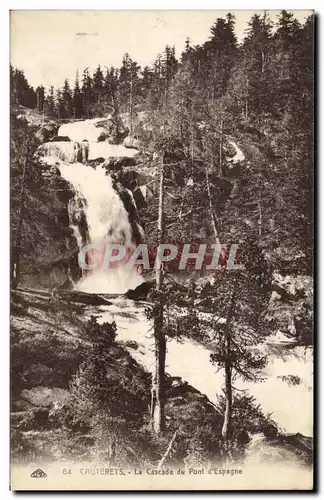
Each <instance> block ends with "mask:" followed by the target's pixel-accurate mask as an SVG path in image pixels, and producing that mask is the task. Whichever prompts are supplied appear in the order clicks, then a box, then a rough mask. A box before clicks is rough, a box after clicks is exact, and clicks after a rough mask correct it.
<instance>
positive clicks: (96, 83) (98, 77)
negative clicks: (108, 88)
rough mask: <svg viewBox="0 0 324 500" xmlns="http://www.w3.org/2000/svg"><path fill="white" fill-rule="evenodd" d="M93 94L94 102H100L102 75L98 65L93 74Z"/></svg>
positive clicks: (102, 90) (102, 88)
mask: <svg viewBox="0 0 324 500" xmlns="http://www.w3.org/2000/svg"><path fill="white" fill-rule="evenodd" d="M92 88H93V94H94V102H98V103H100V102H101V100H102V96H103V93H104V76H103V73H102V70H101V67H100V65H99V66H98V67H97V69H96V71H95V72H94V74H93V87H92Z"/></svg>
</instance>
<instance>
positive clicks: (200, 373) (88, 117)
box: [11, 11, 314, 467]
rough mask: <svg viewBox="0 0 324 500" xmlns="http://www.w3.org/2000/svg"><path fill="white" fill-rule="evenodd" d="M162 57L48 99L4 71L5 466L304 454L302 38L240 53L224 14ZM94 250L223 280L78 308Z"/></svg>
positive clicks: (88, 293) (281, 34) (308, 300)
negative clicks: (7, 124) (213, 257)
mask: <svg viewBox="0 0 324 500" xmlns="http://www.w3.org/2000/svg"><path fill="white" fill-rule="evenodd" d="M176 54H177V53H176V50H175V47H172V46H169V45H166V47H165V50H164V52H163V53H162V54H160V55H158V56H157V57H156V59H155V61H154V63H153V66H152V67H149V66H146V67H144V68H141V67H140V65H139V64H138V63H137V62H136V61H135V60H134V59H132V57H131V56H130V55H129V54H125V55H124V57H123V60H122V65H121V67H119V68H116V67H112V66H107V67H100V66H98V67H97V68H96V69H95V71H94V72H92V71H90V69H89V68H85V69H84V70H83V72H81V68H80V73H79V74H77V75H76V79H75V82H70V81H68V80H67V79H66V80H65V82H62V83H63V87H62V88H58V89H55V88H54V87H51V88H49V89H45V88H44V87H43V86H42V85H40V86H38V87H37V88H36V89H34V88H32V87H31V86H30V84H29V83H28V81H27V78H26V77H25V75H24V72H23V71H22V70H21V69H15V68H11V104H12V117H11V233H12V237H11V243H12V253H11V274H12V287H13V289H14V290H13V292H12V337H13V338H12V353H13V354H12V359H13V368H14V371H15V378H13V385H14V387H13V395H14V404H13V408H14V420H15V419H16V420H15V422H16V424H17V425H16V424H15V425H16V427H14V428H15V429H16V430H17V431H18V432H17V434H15V435H14V453H16V455H17V456H19V454H20V453H21V454H22V456H26V457H27V458H28V459H29V458H30V454H31V453H34V455H35V457H42V458H43V457H44V456H46V453H45V451H44V450H46V449H48V450H50V451H49V456H52V457H55V456H59V457H66V456H75V457H78V458H79V457H85V458H87V459H88V458H89V457H92V458H93V457H96V456H97V455H96V453H97V452H98V453H99V455H100V456H104V457H107V456H109V460H110V461H111V463H115V459H116V456H117V458H118V460H125V461H126V463H128V462H129V463H134V460H135V459H134V457H135V456H137V458H138V461H139V463H141V464H142V463H146V462H148V463H155V464H156V463H159V464H160V463H161V457H162V465H161V467H162V466H163V463H164V459H165V455H163V453H164V452H165V450H169V451H167V455H166V457H167V459H166V463H169V464H172V465H173V463H176V462H177V461H179V463H180V462H181V463H183V464H186V463H189V464H196V463H205V461H206V460H209V461H214V460H220V461H225V462H226V463H229V462H230V461H231V460H232V461H235V460H243V457H244V456H254V453H255V450H254V446H255V442H256V443H257V444H256V448H257V447H258V441H257V440H256V441H254V437H255V435H261V434H262V436H263V437H262V440H260V442H259V445H260V443H263V444H265V447H266V448H267V447H268V446H269V447H270V448H271V450H272V451H270V452H269V456H270V455H271V453H272V454H273V455H274V457H275V459H276V460H277V461H278V463H280V462H281V460H282V461H285V460H288V461H290V462H292V461H294V460H295V457H293V458H291V456H290V455H291V454H294V453H295V450H294V448H295V447H296V446H295V444H294V443H292V445H291V447H292V448H293V450H291V449H290V441H289V439H292V438H291V436H292V435H293V438H294V439H295V440H296V441H298V443H299V441H300V436H301V438H302V441H303V439H304V438H305V436H304V435H303V436H302V434H305V435H307V436H309V434H311V431H310V430H309V429H311V427H312V422H311V417H309V418H308V415H310V414H311V408H310V407H308V406H307V401H309V397H310V394H311V390H312V387H311V385H312V381H311V372H312V360H311V356H312V347H311V346H312V343H313V332H312V329H313V325H312V310H313V305H312V274H313V259H312V257H313V196H314V193H313V191H314V178H313V171H314V168H313V163H314V158H313V150H314V129H313V122H314V116H313V115H314V109H313V104H314V103H313V100H314V88H313V87H314V85H313V78H314V18H313V16H310V17H309V18H308V19H307V20H306V21H305V23H304V24H301V23H300V22H299V21H298V20H297V19H296V18H295V17H294V15H293V14H291V13H288V12H287V11H282V12H281V13H280V15H279V16H278V19H277V22H276V23H273V22H272V21H271V20H270V18H269V16H268V15H267V13H266V12H264V14H263V15H258V14H254V15H253V16H252V17H251V19H250V21H249V23H248V26H247V29H246V32H245V35H244V38H243V40H240V41H239V40H238V39H237V36H236V29H235V16H234V15H233V14H231V13H228V14H227V15H226V16H225V17H223V18H218V19H216V20H215V22H214V23H213V24H212V25H211V29H210V36H209V38H208V40H206V41H205V42H204V43H202V44H201V45H198V46H197V45H193V44H192V42H191V40H190V39H189V38H187V40H185V41H184V49H183V51H182V53H181V55H180V56H179V57H177V55H176ZM94 64H96V62H95V61H94ZM107 64H108V65H109V61H107ZM40 83H41V82H40ZM91 183H92V184H91ZM94 219H96V220H94ZM96 223H97V226H96ZM72 228H73V229H72ZM91 230H92V233H91ZM93 235H94V236H93ZM126 235H130V236H129V238H128V239H127V237H126ZM91 237H92V238H93V239H91ZM114 238H115V239H114ZM101 240H102V241H103V242H105V243H107V242H111V241H112V242H113V243H115V242H116V241H118V242H119V241H122V244H123V245H124V246H127V245H128V244H129V243H131V245H133V244H134V248H135V243H136V245H137V244H138V243H142V242H143V243H147V244H148V247H149V252H150V258H151V257H152V255H153V261H155V257H156V248H157V245H158V244H159V243H169V244H171V243H172V244H174V245H176V246H177V248H178V249H179V250H181V248H182V247H183V245H184V244H186V243H187V244H188V243H190V245H191V251H192V252H193V251H194V250H195V251H196V250H197V248H198V245H200V244H201V245H206V246H207V250H209V249H210V248H211V245H215V244H219V245H220V246H221V247H222V248H221V254H220V260H219V261H218V263H220V264H221V265H220V267H218V268H216V267H215V269H214V270H212V271H210V270H206V263H205V262H204V263H203V266H202V269H198V267H197V268H195V269H193V266H191V268H190V266H188V268H186V269H184V270H179V268H178V266H177V264H178V260H175V262H173V263H172V264H170V266H169V265H165V266H162V267H161V268H160V269H159V268H158V270H157V272H155V270H154V271H153V269H150V270H144V272H143V273H142V276H140V280H142V281H143V282H141V284H140V285H139V286H136V287H135V286H129V287H128V288H126V289H125V292H120V289H119V288H118V290H117V291H116V290H112V287H110V288H109V290H108V291H106V290H104V291H102V289H100V290H99V291H98V290H97V289H95V286H94V285H93V283H95V280H94V281H93V283H92V282H91V286H89V288H84V289H82V286H81V285H82V284H84V283H85V282H86V280H87V278H90V280H91V277H92V276H95V277H96V272H94V273H93V274H92V275H91V272H89V273H88V274H87V273H86V272H85V273H84V272H83V271H84V270H83V269H82V270H81V269H79V267H78V266H77V263H76V258H77V254H78V252H79V250H80V249H82V248H83V247H84V246H85V245H86V244H88V243H94V242H95V243H97V241H101ZM232 244H236V245H238V246H239V261H240V263H241V264H243V266H244V268H243V269H242V268H241V269H239V270H237V269H236V270H232V269H231V268H230V266H228V265H227V263H228V251H229V248H230V245H232ZM151 253H152V255H151ZM168 264H169V263H168ZM173 264H174V267H172V265H173ZM123 269H124V268H123V266H121V271H123ZM109 271H110V270H109ZM187 271H189V272H187ZM105 272H106V270H101V275H100V272H99V273H97V275H100V276H101V277H102V278H103V282H104V283H105V284H106V283H108V281H109V279H111V278H109V279H108V278H107V276H108V274H107V273H106V274H105ZM100 276H99V277H100ZM119 276H122V273H121V274H120V275H119ZM106 278H107V279H106ZM118 279H119V278H118ZM105 280H106V281H105ZM111 280H112V279H111ZM112 281H113V280H112ZM80 283H81V285H80ZM109 284H110V283H109ZM117 284H119V283H117ZM92 285H93V287H92ZM34 286H36V287H37V290H35V289H34V288H32V289H31V288H30V287H34ZM44 288H46V290H44ZM71 288H74V290H73V291H71ZM74 302H76V304H75V303H74ZM85 304H86V305H85ZM92 315H94V316H95V317H92ZM115 321H116V322H115ZM278 334H279V335H278ZM282 338H283V341H282ZM148 339H150V340H148ZM269 339H270V340H269ZM278 339H279V340H278ZM150 341H152V342H151V344H150V343H149V342H150ZM153 344H154V345H153ZM44 349H45V350H44ZM307 349H308V351H307ZM30 353H31V354H30ZM150 353H153V354H152V358H153V357H154V360H153V365H152V363H151V361H150V355H151V354H150ZM22 358H24V359H26V362H25V361H24V362H22V361H21V360H22ZM268 358H269V359H270V361H269V359H268ZM150 363H151V364H150ZM186 363H189V368H188V365H187V364H186ZM152 372H153V374H152ZM216 373H217V374H218V373H220V375H219V377H220V378H219V379H217V378H216ZM151 375H153V376H152V377H151ZM107 381H108V382H107ZM261 384H262V389H260V390H259V391H258V388H259V385H261ZM267 384H268V385H267ZM287 387H288V389H289V391H290V392H287V393H286V392H285V389H287ZM276 388H279V389H278V394H275V393H276ZM47 389H50V391H47ZM57 389H58V390H59V392H58V393H59V394H63V396H64V398H62V401H63V399H64V402H63V403H62V405H61V406H58V405H57V400H56V392H57ZM295 390H296V392H294V391H295ZM298 390H299V391H300V392H297V391H298ZM62 391H63V392H62ZM254 391H255V392H254ZM48 393H50V395H51V398H52V399H53V400H52V399H51V398H47V399H51V401H50V402H48V401H46V398H45V396H44V394H45V395H46V394H47V395H48ZM279 393H280V394H279ZM283 394H289V397H287V398H286V401H283V399H284V396H282V395H283ZM299 394H302V396H301V397H299ZM305 394H306V396H305ZM26 395H27V397H28V398H29V399H28V398H26ZM35 395H36V396H37V397H36V396H35ZM35 397H36V400H37V401H36V403H37V404H36V403H35V400H34V399H35ZM38 397H39V398H40V400H41V403H39V402H38V399H37V398H38ZM280 397H281V399H280ZM289 398H290V399H289ZM298 398H299V399H298ZM58 399H59V398H58ZM276 399H278V402H277V401H276ZM44 400H45V403H44ZM304 400H305V402H306V403H305V406H307V411H308V413H307V412H305V415H304V414H303V415H301V414H302V412H300V411H299V410H298V408H299V406H298V404H299V405H300V404H301V405H302V404H304V403H303V401H304ZM26 401H27V402H28V405H26ZM31 405H32V406H35V407H37V408H38V406H39V407H40V408H41V410H42V411H44V408H45V409H46V411H45V413H44V414H45V415H46V417H44V418H43V413H41V415H40V416H39V415H38V413H37V415H36V411H34V410H33V409H32V406H31ZM285 405H286V406H287V405H290V406H291V408H292V409H291V413H295V415H293V416H291V414H290V413H289V410H287V408H286V406H285ZM294 405H296V406H294ZM43 407H44V408H43ZM273 407H275V408H273ZM296 408H297V410H296ZM38 409H39V408H38ZM32 410H33V411H34V413H35V415H34V417H33V418H34V420H33V419H32V418H31V417H29V415H30V414H31V413H32ZM37 411H38V410H37ZM272 411H274V413H275V416H273V414H272ZM27 417H28V418H27ZM36 417H37V418H36ZM38 417H39V418H40V421H38V420H37V419H38ZM290 417H291V418H290ZM300 417H304V418H300ZM29 418H31V420H29ZM44 419H45V420H44ZM46 419H48V422H47V420H46ZM100 419H101V421H100V422H99V420H100ZM289 419H290V421H291V422H289V423H288V424H287V422H288V420H289ZM44 421H46V422H47V423H46V424H44ZM295 421H296V422H297V423H296V425H295ZM282 422H283V423H282ZM305 422H306V424H305ZM291 423H292V424H293V430H292V431H291V427H290V425H291ZM46 426H47V427H46ZM51 426H52V427H53V429H54V430H55V433H56V434H55V436H54V438H53V433H52V428H51ZM299 426H301V427H299ZM34 429H40V431H38V430H37V432H38V438H39V442H37V446H35V450H36V451H35V452H34V451H32V452H31V451H30V450H31V444H30V434H29V433H30V432H31V431H33V432H34ZM287 429H288V430H287ZM300 429H302V430H300ZM305 429H306V430H305ZM286 432H289V434H287V436H288V438H287V439H286ZM44 434H46V436H45V438H44ZM56 436H59V437H60V436H61V438H60V439H61V440H62V442H60V443H59V445H58V447H57V448H56ZM75 438H76V439H75ZM79 438H80V440H79ZM42 439H44V442H47V445H46V446H48V448H46V446H43V444H42ZM84 439H85V441H84V442H83V440H84ZM305 439H306V441H307V439H309V440H310V441H311V437H308V438H305ZM116 443H117V444H116ZM288 444H289V453H288V455H289V457H288V458H287V457H285V456H284V455H285V454H283V456H282V457H279V455H281V451H280V450H281V448H280V446H282V447H286V446H287V445H288ZM70 445H71V449H70ZM252 445H253V446H252ZM302 445H303V446H304V444H302ZM24 446H25V448H26V449H25V451H24ZM260 446H261V447H262V446H263V445H262V444H261V445H260ZM298 447H299V444H298V446H297V448H298ZM304 447H305V446H304ZM306 448H307V449H306V451H305V450H304V451H303V452H300V451H298V450H297V455H298V454H299V455H300V456H299V458H300V459H301V462H303V463H304V462H305V463H307V464H309V463H310V460H311V458H310V455H311V445H310V444H308V445H307V447H306ZM21 450H23V452H22V451H21ZM62 450H63V451H62ZM98 450H99V451H98ZM170 450H171V453H169V452H170ZM278 450H279V451H278ZM108 451H109V453H108ZM263 451H264V450H263ZM168 453H169V455H168ZM256 453H258V451H256ZM136 454H137V455H136ZM266 454H267V449H266ZM277 454H278V457H279V458H278V457H277ZM304 454H305V456H304ZM99 455H98V456H99ZM125 457H126V458H125ZM27 458H26V460H27ZM105 459H106V458H105ZM297 462H298V461H297ZM297 462H296V463H297ZM159 467H160V465H159Z"/></svg>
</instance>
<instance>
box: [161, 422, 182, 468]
mask: <svg viewBox="0 0 324 500" xmlns="http://www.w3.org/2000/svg"><path fill="white" fill-rule="evenodd" d="M177 433H178V431H177V430H176V431H175V432H174V434H173V436H172V438H171V441H170V443H169V446H168V447H167V449H166V452H165V453H164V455H163V457H162V458H161V460H160V461H159V463H158V466H157V468H158V469H162V466H163V464H164V462H165V460H166V459H167V457H168V455H169V453H170V451H171V449H172V446H173V443H174V441H175V438H176V437H177Z"/></svg>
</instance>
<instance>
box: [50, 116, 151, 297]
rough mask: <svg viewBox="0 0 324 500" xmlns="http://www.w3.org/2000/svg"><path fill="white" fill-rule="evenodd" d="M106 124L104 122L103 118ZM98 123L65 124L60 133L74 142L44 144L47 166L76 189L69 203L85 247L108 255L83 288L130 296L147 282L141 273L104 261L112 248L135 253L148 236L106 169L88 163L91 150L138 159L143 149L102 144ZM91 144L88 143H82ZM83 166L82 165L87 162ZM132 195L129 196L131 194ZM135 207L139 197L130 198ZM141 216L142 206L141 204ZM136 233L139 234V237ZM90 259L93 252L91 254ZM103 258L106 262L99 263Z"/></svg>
mask: <svg viewBox="0 0 324 500" xmlns="http://www.w3.org/2000/svg"><path fill="white" fill-rule="evenodd" d="M101 121H102V120H101ZM97 123H98V120H85V121H82V122H74V123H68V124H65V125H62V126H61V127H60V129H59V135H61V136H65V137H67V138H69V139H73V141H79V142H73V141H71V140H70V141H56V142H55V141H54V142H50V143H45V144H43V145H42V146H41V152H42V153H43V155H44V157H43V162H45V163H47V164H55V165H57V167H58V168H59V170H60V172H61V175H62V177H63V178H64V179H65V180H67V181H68V182H69V183H70V184H71V185H72V186H73V188H74V191H75V196H74V199H73V200H71V202H70V205H69V215H70V224H71V227H72V228H73V230H74V233H75V236H76V238H77V241H78V244H79V247H80V249H82V247H83V246H84V245H86V244H89V243H90V244H99V245H101V246H102V252H101V255H100V252H99V255H98V252H97V257H96V258H97V259H98V261H97V264H98V268H97V269H96V270H95V271H86V275H84V276H83V277H82V279H81V280H80V281H79V283H78V285H77V288H78V289H79V290H81V291H85V292H90V293H125V292H126V291H127V290H128V289H133V288H135V287H136V286H138V285H139V284H141V283H142V282H143V278H142V277H141V276H140V275H139V274H138V273H137V272H136V270H135V269H125V265H124V264H123V263H122V262H121V263H120V265H118V266H115V267H114V268H109V269H104V268H103V267H102V263H103V262H102V261H103V256H104V250H105V245H106V244H112V243H118V244H121V245H124V246H125V247H126V248H128V249H131V248H132V247H134V246H135V240H136V239H138V235H141V234H142V229H141V228H140V227H139V225H138V223H137V222H134V221H132V223H131V222H130V217H129V213H128V212H127V210H126V209H125V205H124V203H123V201H122V199H121V198H120V196H119V194H118V192H117V191H116V190H115V189H114V186H113V181H112V178H111V177H110V175H108V172H107V171H106V169H105V168H103V167H101V166H100V165H99V166H97V167H96V168H92V167H91V166H86V165H85V164H84V163H85V162H86V160H87V159H88V157H89V151H92V153H93V152H96V151H97V150H98V148H99V150H100V151H99V153H100V154H99V153H98V151H97V153H96V154H95V155H94V156H95V157H96V158H97V157H98V156H97V154H98V155H99V157H102V155H104V156H103V158H104V159H107V158H110V157H111V156H113V157H115V158H116V157H125V156H128V157H132V156H134V155H135V154H136V153H137V151H136V150H134V149H128V148H126V147H125V146H122V145H116V144H115V145H113V144H109V143H108V142H97V141H98V139H99V137H100V134H102V133H103V130H104V129H103V128H102V127H98V126H97ZM82 141H86V142H82ZM81 162H82V163H81ZM128 196H129V195H128ZM130 200H131V203H132V204H134V203H135V202H134V199H133V198H132V197H130ZM135 212H136V213H137V211H136V206H135ZM134 233H135V234H134ZM89 255H90V259H91V253H90V252H89ZM94 259H95V258H94V256H93V255H92V261H91V262H90V263H92V264H93V263H94ZM99 259H100V262H99Z"/></svg>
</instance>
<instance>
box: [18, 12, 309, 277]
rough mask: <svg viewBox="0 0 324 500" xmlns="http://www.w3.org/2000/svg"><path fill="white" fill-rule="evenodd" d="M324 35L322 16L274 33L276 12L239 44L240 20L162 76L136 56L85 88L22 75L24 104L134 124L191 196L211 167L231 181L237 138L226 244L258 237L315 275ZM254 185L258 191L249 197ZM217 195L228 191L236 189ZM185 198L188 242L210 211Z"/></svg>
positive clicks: (162, 59) (258, 20)
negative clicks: (319, 25)
mask: <svg viewBox="0 0 324 500" xmlns="http://www.w3.org/2000/svg"><path fill="white" fill-rule="evenodd" d="M313 29H314V26H313V19H312V17H309V18H308V19H307V20H306V22H305V24H304V25H301V24H300V23H299V22H298V21H297V20H296V19H295V18H294V16H293V14H291V13H287V12H286V11H282V12H281V14H280V17H279V18H278V21H277V23H276V25H275V26H274V25H273V23H271V22H270V20H269V18H268V16H267V14H266V13H265V14H264V15H263V16H260V15H257V14H255V15H253V17H252V18H251V20H250V22H249V25H248V28H247V30H246V35H245V38H244V40H243V41H242V43H240V44H239V43H238V41H237V38H236V35H235V17H234V15H232V14H228V15H227V16H226V18H224V19H223V18H219V19H217V20H216V22H215V23H214V24H213V25H212V27H211V35H210V38H209V40H207V41H206V42H205V43H204V44H202V45H201V46H192V45H191V43H190V40H189V39H187V40H186V43H185V49H184V51H183V52H182V54H181V57H180V60H177V59H176V57H175V49H174V47H170V46H166V48H165V51H164V53H163V54H161V55H158V56H157V58H156V60H155V62H154V65H153V67H145V68H141V67H140V66H139V65H138V63H137V62H136V61H135V60H133V59H132V58H131V57H130V55H129V54H125V56H124V58H123V61H122V66H121V67H120V68H114V67H109V68H106V69H104V68H101V67H98V68H97V69H96V71H95V72H94V74H92V75H91V74H90V72H89V70H88V69H85V70H84V72H83V74H82V75H81V76H79V75H77V76H76V81H75V84H74V85H73V86H72V85H71V84H70V83H69V82H68V81H67V80H66V81H65V82H64V86H63V87H62V88H61V89H54V88H53V87H52V88H50V89H49V90H47V91H46V92H45V89H44V88H43V87H42V86H40V87H38V88H37V89H36V90H34V89H32V88H31V87H30V86H29V84H28V82H27V80H26V78H25V77H24V74H23V72H22V71H20V70H14V69H11V76H12V103H13V104H15V103H16V104H21V105H24V106H28V107H36V109H37V110H38V111H40V112H44V113H45V114H46V115H47V116H53V117H55V118H58V119H69V118H70V119H73V118H88V117H97V116H105V115H107V113H108V114H111V115H113V117H117V116H118V115H119V116H122V117H123V116H124V121H125V116H126V122H127V125H128V128H129V129H130V135H131V137H132V136H135V137H136V138H139V139H140V140H141V141H142V142H143V144H144V146H145V149H148V150H151V151H155V152H156V151H158V150H161V149H163V150H164V152H165V153H166V154H167V156H166V158H168V157H169V158H171V159H172V160H171V161H172V162H178V165H177V169H178V177H181V176H183V178H184V185H185V184H186V182H187V181H188V179H189V177H190V176H191V175H192V172H194V175H195V174H196V179H195V182H196V183H199V180H201V179H203V182H204V174H203V171H204V169H203V167H202V165H204V166H205V165H206V164H208V167H209V168H211V171H212V172H213V173H214V174H215V175H216V176H217V177H224V173H225V174H226V172H224V170H225V169H226V168H228V167H226V162H225V158H224V156H225V155H224V149H225V151H226V147H227V148H228V149H229V154H230V153H231V151H230V149H231V147H230V145H229V144H228V141H227V140H226V139H228V136H229V137H230V136H232V137H235V138H236V139H238V140H239V141H240V145H241V146H242V149H243V151H245V152H246V158H247V161H246V163H245V168H244V169H243V171H242V172H241V175H240V179H239V180H236V182H235V189H234V190H233V191H232V195H231V198H230V201H229V202H228V203H227V206H226V209H225V207H224V205H223V204H222V203H221V204H220V206H219V207H218V208H219V213H218V225H219V231H220V237H221V239H222V240H224V239H229V238H230V239H231V240H237V238H238V237H239V238H243V239H244V237H245V236H246V233H250V234H251V233H252V236H253V237H256V236H258V238H259V239H260V240H262V243H263V244H264V245H265V247H266V248H267V249H268V250H272V249H273V248H277V253H278V252H279V255H278V256H277V258H278V259H279V260H280V258H281V257H283V256H284V257H285V259H286V258H288V260H289V261H291V260H295V261H296V265H297V267H298V266H301V267H302V268H303V270H305V269H309V268H310V254H311V248H312V227H311V224H312V202H311V200H312V186H313V178H312V162H313V158H312V147H313V126H312V111H313V109H312V106H313ZM125 113H127V115H125ZM123 114H124V115H123ZM139 117H140V119H139ZM115 120H117V118H115ZM232 153H233V152H232ZM233 170H235V169H233ZM232 173H233V172H232ZM232 173H231V174H232ZM227 174H228V172H227ZM234 176H235V172H234ZM247 182H248V184H249V189H248V191H247V190H245V189H244V190H242V189H239V184H241V185H244V184H245V183H247ZM216 184H217V189H218V190H219V191H223V190H224V189H225V190H226V183H225V186H224V183H219V182H218V183H217V182H216ZM219 184H221V186H220V185H219ZM181 188H182V189H184V191H186V190H187V191H190V193H188V197H187V200H186V206H185V209H184V214H186V213H188V212H190V216H189V218H188V216H187V217H183V218H181V217H180V227H179V231H181V230H182V229H183V228H184V226H185V227H186V228H187V227H189V226H190V227H193V225H194V224H195V219H196V218H197V217H198V218H199V213H197V212H196V211H195V210H190V209H191V206H192V207H193V208H194V209H195V208H201V207H197V196H196V199H195V192H196V193H197V192H198V189H195V190H190V189H188V188H184V186H181ZM200 204H201V199H200ZM180 205H181V201H180ZM188 205H189V206H188ZM235 207H241V208H240V210H239V211H238V210H237V209H236V208H235ZM242 207H243V210H242ZM260 211H261V222H260V223H259V224H258V218H259V219H260V213H259V212H260ZM172 222H174V221H170V223H172ZM199 224H200V223H199ZM177 229H178V227H177V225H175V226H173V233H177ZM283 248H284V249H285V250H283ZM297 261H298V262H297Z"/></svg>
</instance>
